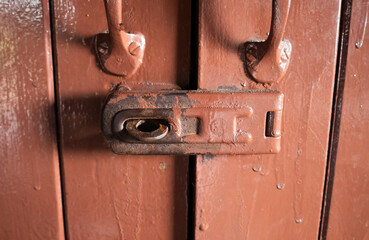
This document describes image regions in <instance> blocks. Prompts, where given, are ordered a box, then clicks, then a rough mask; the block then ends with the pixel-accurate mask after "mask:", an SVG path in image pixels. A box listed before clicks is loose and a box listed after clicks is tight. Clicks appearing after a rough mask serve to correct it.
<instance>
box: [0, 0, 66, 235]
mask: <svg viewBox="0 0 369 240" xmlns="http://www.w3.org/2000/svg"><path fill="white" fill-rule="evenodd" d="M0 12H1V14H0V112H1V114H0V131H1V134H0V144H1V147H0V189H1V192H0V216H1V217H0V239H60V240H61V239H64V229H63V214H62V204H61V189H60V176H59V161H58V160H59V159H58V152H57V144H56V129H55V106H54V86H53V69H52V55H51V44H50V40H51V38H50V24H49V23H50V19H49V6H48V1H41V0H36V1H23V0H15V1H13V0H9V1H7V0H6V1H1V2H0Z"/></svg>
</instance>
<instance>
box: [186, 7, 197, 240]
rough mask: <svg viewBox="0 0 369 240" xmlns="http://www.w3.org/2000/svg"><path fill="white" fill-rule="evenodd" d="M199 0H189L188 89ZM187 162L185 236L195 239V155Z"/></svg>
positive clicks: (192, 74) (194, 60)
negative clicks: (189, 54)
mask: <svg viewBox="0 0 369 240" xmlns="http://www.w3.org/2000/svg"><path fill="white" fill-rule="evenodd" d="M198 43H199V0H191V44H190V51H191V56H190V61H191V65H190V69H191V71H190V84H189V87H190V90H196V89H197V87H198V74H199V68H198V63H199V50H198V46H199V44H198ZM188 160H189V164H188V196H187V201H188V203H187V204H188V214H187V238H188V239H189V240H194V239H195V227H196V156H195V155H192V156H189V159H188Z"/></svg>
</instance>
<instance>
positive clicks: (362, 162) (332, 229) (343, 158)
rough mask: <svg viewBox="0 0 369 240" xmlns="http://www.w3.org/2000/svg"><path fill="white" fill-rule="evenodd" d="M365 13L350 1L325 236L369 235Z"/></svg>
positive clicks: (368, 8)
mask: <svg viewBox="0 0 369 240" xmlns="http://www.w3.org/2000/svg"><path fill="white" fill-rule="evenodd" d="M368 14H369V4H368V2H366V1H352V10H351V27H350V33H349V42H348V44H349V45H348V53H347V64H346V73H343V74H344V76H345V84H344V90H343V102H342V113H341V116H340V117H341V120H340V129H339V142H338V148H337V156H336V159H335V170H334V180H333V191H332V196H331V205H330V211H329V213H327V214H329V221H328V226H327V236H326V238H327V239H368V238H369V231H368V227H369V204H368V197H369V196H368V192H369V178H368V172H369V162H368V158H369V151H368V143H369V130H368V126H367V125H368V122H369V110H368V109H369V108H368V107H369V95H368V91H369V81H368V74H369V69H368V65H369V59H368V54H369V45H368V40H369V32H368V30H367V25H366V21H367V20H368ZM338 117H339V116H338ZM330 174H333V173H330Z"/></svg>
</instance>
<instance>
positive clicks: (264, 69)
mask: <svg viewBox="0 0 369 240" xmlns="http://www.w3.org/2000/svg"><path fill="white" fill-rule="evenodd" d="M290 7H291V0H273V8H272V23H271V27H270V33H269V37H268V39H267V40H266V41H265V42H256V41H251V42H247V43H245V49H246V61H247V71H248V73H249V75H250V77H252V78H253V80H255V81H257V82H260V83H269V84H270V83H274V82H277V81H278V80H279V79H281V78H282V77H283V76H284V74H285V73H286V71H287V68H288V65H289V63H290V58H291V51H292V45H291V42H290V41H289V40H288V39H284V32H285V29H286V25H287V20H288V14H289V11H290Z"/></svg>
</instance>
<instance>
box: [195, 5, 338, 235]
mask: <svg viewBox="0 0 369 240" xmlns="http://www.w3.org/2000/svg"><path fill="white" fill-rule="evenodd" d="M271 4H272V2H271V1H256V0H255V1H242V0H217V1H209V0H200V6H199V9H200V10H199V12H200V25H199V28H200V32H199V88H202V89H221V88H223V89H224V88H233V89H264V88H267V89H269V88H270V89H277V90H280V91H281V92H283V93H284V95H285V103H284V113H283V114H284V115H283V125H282V126H283V127H282V150H281V152H280V153H279V154H276V155H259V156H232V157H231V156H228V157H227V156H202V157H201V156H199V157H198V158H197V171H196V226H195V227H196V229H195V231H196V239H317V237H318V229H319V222H320V213H321V203H322V195H323V184H324V177H325V166H326V158H327V148H328V137H329V134H328V133H329V127H330V118H331V107H332V92H333V91H332V90H333V83H334V75H335V64H336V49H337V39H338V26H339V12H340V2H339V1H292V5H291V9H290V16H289V20H288V23H287V28H286V33H285V38H287V39H289V40H290V42H291V44H292V57H291V62H290V65H289V69H288V71H287V73H286V75H285V77H284V78H283V79H282V80H281V81H280V82H279V83H277V84H273V85H261V84H256V83H255V82H253V81H251V80H249V79H248V78H247V77H246V75H245V71H244V63H243V57H242V54H243V53H244V52H243V48H242V46H243V45H242V44H243V43H244V42H246V41H250V40H258V39H266V37H267V33H268V31H269V26H270V19H271ZM278 188H280V190H278Z"/></svg>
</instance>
